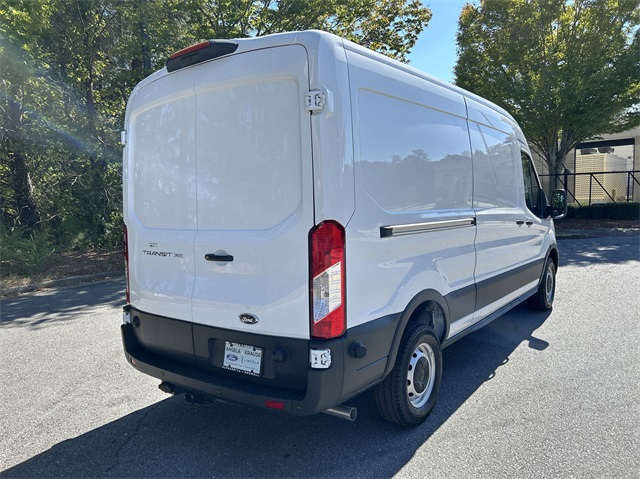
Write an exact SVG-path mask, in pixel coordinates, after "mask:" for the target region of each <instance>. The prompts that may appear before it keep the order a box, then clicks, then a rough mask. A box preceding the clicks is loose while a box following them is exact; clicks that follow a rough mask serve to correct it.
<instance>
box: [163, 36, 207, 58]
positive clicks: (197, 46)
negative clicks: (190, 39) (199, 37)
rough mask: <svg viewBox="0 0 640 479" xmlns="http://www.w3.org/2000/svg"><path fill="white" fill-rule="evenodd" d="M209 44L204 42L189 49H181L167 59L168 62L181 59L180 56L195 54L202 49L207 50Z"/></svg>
mask: <svg viewBox="0 0 640 479" xmlns="http://www.w3.org/2000/svg"><path fill="white" fill-rule="evenodd" d="M209 45H211V43H210V42H209V40H205V41H204V42H200V43H196V44H195V45H191V46H190V47H187V48H183V49H182V50H178V51H177V52H175V53H174V54H173V55H171V56H170V57H169V60H171V59H173V58H177V57H181V56H182V55H188V54H189V53H192V52H195V51H197V50H201V49H203V48H207V47H208V46H209Z"/></svg>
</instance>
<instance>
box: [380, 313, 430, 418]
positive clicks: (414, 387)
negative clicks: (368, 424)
mask: <svg viewBox="0 0 640 479" xmlns="http://www.w3.org/2000/svg"><path fill="white" fill-rule="evenodd" d="M441 380H442V351H441V349H440V342H439V341H438V339H437V338H436V335H435V333H434V332H433V330H432V329H431V328H430V327H429V326H428V325H427V324H425V323H423V322H411V323H409V325H408V326H407V329H406V331H405V333H404V335H403V337H402V341H401V343H400V347H399V349H398V356H397V357H396V363H395V365H394V367H393V369H392V370H391V373H389V375H388V376H387V377H386V378H385V379H384V381H382V382H381V383H379V384H378V385H377V386H376V387H375V397H376V405H377V406H378V411H380V414H381V415H382V417H384V418H385V419H386V420H387V421H390V422H392V423H395V424H399V425H401V426H418V425H419V424H421V423H422V422H423V421H424V420H425V419H426V418H427V416H428V415H429V413H430V412H431V409H433V405H434V404H435V402H436V399H437V397H438V393H439V392H440V382H441Z"/></svg>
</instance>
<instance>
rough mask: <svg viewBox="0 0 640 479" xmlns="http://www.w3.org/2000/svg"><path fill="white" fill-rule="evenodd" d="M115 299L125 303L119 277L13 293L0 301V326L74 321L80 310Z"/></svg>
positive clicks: (23, 325)
mask: <svg viewBox="0 0 640 479" xmlns="http://www.w3.org/2000/svg"><path fill="white" fill-rule="evenodd" d="M118 302H119V303H121V304H122V305H124V302H125V299H124V281H123V280H122V279H117V280H109V281H100V282H98V283H88V284H84V285H80V286H73V287H68V288H57V289H50V290H46V291H41V292H38V293H31V294H26V295H22V296H16V297H14V298H8V299H3V300H2V301H0V329H2V328H4V327H30V328H40V327H44V326H47V325H51V324H55V323H59V322H61V321H69V320H74V319H77V318H78V317H79V315H78V313H79V312H86V311H87V310H88V309H90V308H95V307H101V306H104V305H107V304H112V303H118Z"/></svg>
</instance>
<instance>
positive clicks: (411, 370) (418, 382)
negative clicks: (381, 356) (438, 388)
mask: <svg viewBox="0 0 640 479" xmlns="http://www.w3.org/2000/svg"><path fill="white" fill-rule="evenodd" d="M435 364H436V356H435V353H434V352H433V349H432V348H431V346H429V345H428V344H426V343H421V344H419V345H418V347H417V348H416V349H415V350H414V351H413V354H412V356H411V361H409V367H408V368H407V396H408V397H409V401H410V402H411V405H412V406H413V407H415V408H420V407H422V406H424V405H425V404H426V403H427V401H428V400H429V397H430V396H431V391H433V384H434V382H435V377H436V368H435Z"/></svg>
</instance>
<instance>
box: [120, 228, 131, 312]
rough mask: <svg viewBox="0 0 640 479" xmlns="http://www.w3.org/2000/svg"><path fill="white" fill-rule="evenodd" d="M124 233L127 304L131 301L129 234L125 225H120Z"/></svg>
mask: <svg viewBox="0 0 640 479" xmlns="http://www.w3.org/2000/svg"><path fill="white" fill-rule="evenodd" d="M122 232H123V233H124V251H123V254H124V274H125V278H126V281H127V289H126V298H127V304H130V303H131V288H130V287H129V235H128V233H127V225H122Z"/></svg>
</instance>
